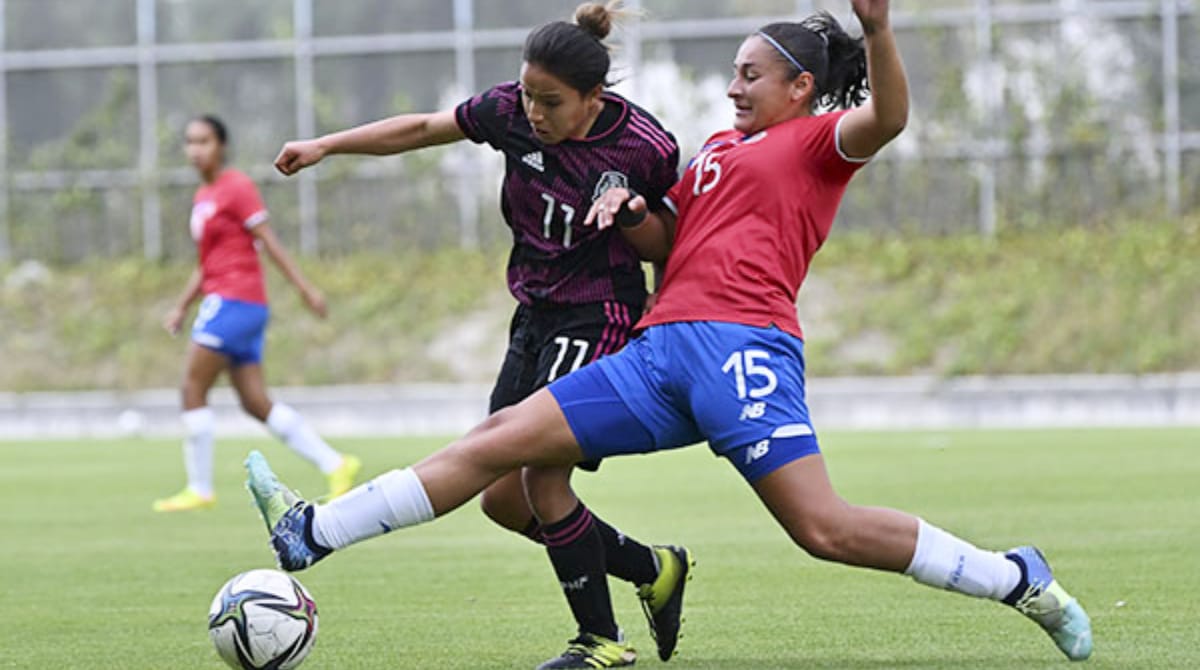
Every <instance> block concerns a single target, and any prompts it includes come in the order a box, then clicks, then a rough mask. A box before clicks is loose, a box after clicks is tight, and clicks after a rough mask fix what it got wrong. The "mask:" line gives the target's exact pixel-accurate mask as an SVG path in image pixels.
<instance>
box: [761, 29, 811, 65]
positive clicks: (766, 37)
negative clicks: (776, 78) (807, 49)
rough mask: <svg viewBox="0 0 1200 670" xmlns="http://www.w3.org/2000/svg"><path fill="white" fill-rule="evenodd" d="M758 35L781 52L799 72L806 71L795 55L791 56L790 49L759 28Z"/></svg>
mask: <svg viewBox="0 0 1200 670" xmlns="http://www.w3.org/2000/svg"><path fill="white" fill-rule="evenodd" d="M758 36H759V37H761V38H763V39H764V40H766V41H767V44H770V45H771V46H773V47H775V50H776V51H778V52H779V53H781V54H783V57H784V58H786V59H787V60H788V62H789V63H791V64H792V65H794V66H796V69H797V70H799V71H801V72H808V68H806V67H804V66H803V65H801V64H800V61H798V60H796V57H795V56H793V55H792V54H791V52H790V51H788V50H787V49H784V48H783V45H782V44H780V43H779V42H777V41H776V40H775V38H774V37H771V36H770V35H768V34H766V33H764V32H763V31H761V30H760V31H758Z"/></svg>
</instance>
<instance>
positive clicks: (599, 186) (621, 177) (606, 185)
mask: <svg viewBox="0 0 1200 670" xmlns="http://www.w3.org/2000/svg"><path fill="white" fill-rule="evenodd" d="M610 188H624V189H628V188H629V177H626V176H625V174H624V173H621V172H616V171H613V170H609V171H608V172H605V173H604V174H602V175H600V179H599V180H597V181H596V190H594V191H592V202H595V201H596V200H599V199H600V196H602V195H604V192H605V191H607V190H609V189H610Z"/></svg>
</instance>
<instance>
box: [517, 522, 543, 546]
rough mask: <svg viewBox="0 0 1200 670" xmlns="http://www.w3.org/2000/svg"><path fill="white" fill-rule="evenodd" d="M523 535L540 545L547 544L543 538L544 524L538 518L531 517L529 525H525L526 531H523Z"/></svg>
mask: <svg viewBox="0 0 1200 670" xmlns="http://www.w3.org/2000/svg"><path fill="white" fill-rule="evenodd" d="M521 534H522V535H524V536H525V537H527V538H529V539H531V540H533V541H534V542H537V543H538V544H545V541H544V540H543V538H542V524H541V523H540V522H539V521H538V520H537V517H533V516H531V517H529V523H527V524H525V529H524V530H522V531H521Z"/></svg>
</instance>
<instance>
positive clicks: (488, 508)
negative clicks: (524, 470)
mask: <svg viewBox="0 0 1200 670" xmlns="http://www.w3.org/2000/svg"><path fill="white" fill-rule="evenodd" d="M479 506H480V508H481V509H482V510H483V513H484V514H485V515H486V516H487V518H489V519H491V520H492V521H493V522H494V523H495V524H496V525H498V526H500V527H501V528H506V529H508V530H511V531H512V532H514V533H519V534H521V535H524V536H525V537H527V538H529V539H530V540H533V541H534V542H538V543H541V541H542V529H541V524H539V523H538V521H537V518H536V517H535V516H534V514H533V511H532V510H531V509H529V501H528V500H527V499H526V498H525V485H524V484H523V483H522V482H521V473H520V471H514V472H510V473H508V474H506V475H504V476H503V477H501V478H500V479H497V480H496V481H495V482H492V485H491V486H489V487H487V488H486V489H484V491H483V494H482V495H480V496H479Z"/></svg>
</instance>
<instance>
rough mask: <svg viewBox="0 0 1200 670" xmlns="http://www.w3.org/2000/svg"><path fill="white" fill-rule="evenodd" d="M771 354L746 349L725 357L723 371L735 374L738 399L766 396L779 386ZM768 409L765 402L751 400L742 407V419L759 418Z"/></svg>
mask: <svg viewBox="0 0 1200 670" xmlns="http://www.w3.org/2000/svg"><path fill="white" fill-rule="evenodd" d="M769 360H771V354H769V353H767V352H765V351H763V350H761V349H745V350H742V351H735V352H733V353H732V354H731V355H730V356H729V358H727V359H725V365H723V366H721V372H723V373H725V374H727V375H728V374H732V375H733V383H734V384H735V385H736V387H737V397H738V400H754V401H758V400H759V399H760V398H765V397H767V396H769V395H771V394H772V393H774V392H775V389H776V388H778V387H779V378H778V377H776V375H775V373H774V372H773V371H772V370H771V368H769V367H767V361H769ZM766 411H767V404H766V403H765V402H761V401H759V402H750V403H747V404H746V405H745V407H743V408H742V416H741V420H742V421H745V420H747V419H758V418H761V417H762V416H763V414H765V413H766Z"/></svg>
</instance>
